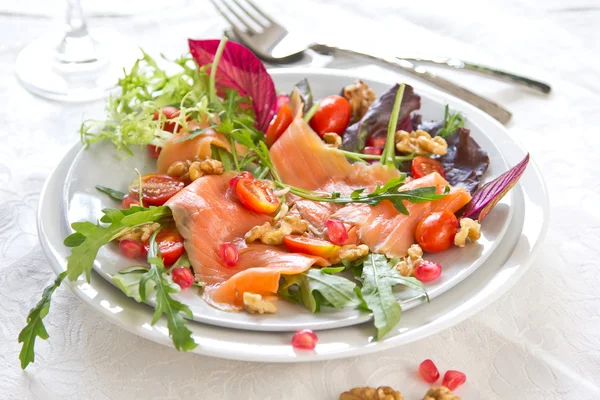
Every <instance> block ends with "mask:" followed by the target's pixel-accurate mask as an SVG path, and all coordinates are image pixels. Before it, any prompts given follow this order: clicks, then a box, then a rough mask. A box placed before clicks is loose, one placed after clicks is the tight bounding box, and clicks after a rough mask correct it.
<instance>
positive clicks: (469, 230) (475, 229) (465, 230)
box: [454, 218, 481, 247]
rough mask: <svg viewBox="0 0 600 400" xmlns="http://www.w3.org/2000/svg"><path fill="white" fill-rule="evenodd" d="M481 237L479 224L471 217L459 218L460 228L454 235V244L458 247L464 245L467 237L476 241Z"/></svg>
mask: <svg viewBox="0 0 600 400" xmlns="http://www.w3.org/2000/svg"><path fill="white" fill-rule="evenodd" d="M480 237H481V225H480V224H479V222H477V221H473V220H472V219H471V218H462V219H461V220H460V229H459V230H458V232H457V233H456V236H454V244H455V245H456V246H458V247H465V244H466V243H467V238H468V239H469V240H470V241H471V242H476V241H477V240H479V238H480Z"/></svg>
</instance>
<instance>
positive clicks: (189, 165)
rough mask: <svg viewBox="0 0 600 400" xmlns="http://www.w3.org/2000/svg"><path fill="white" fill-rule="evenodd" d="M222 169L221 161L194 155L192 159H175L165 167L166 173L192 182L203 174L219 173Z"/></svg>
mask: <svg viewBox="0 0 600 400" xmlns="http://www.w3.org/2000/svg"><path fill="white" fill-rule="evenodd" d="M223 170H224V168H223V163H222V162H221V161H218V160H213V159H212V158H205V159H200V158H199V157H194V159H193V160H186V161H175V162H174V163H173V164H171V165H170V166H169V168H168V169H167V175H170V176H172V177H175V178H179V179H181V180H182V181H187V182H190V181H191V182H193V181H195V180H196V179H198V178H201V177H203V176H204V175H221V174H222V173H223Z"/></svg>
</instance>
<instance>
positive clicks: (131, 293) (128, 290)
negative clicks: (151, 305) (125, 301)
mask: <svg viewBox="0 0 600 400" xmlns="http://www.w3.org/2000/svg"><path fill="white" fill-rule="evenodd" d="M149 269H150V268H148V267H145V266H143V265H137V266H133V267H129V268H125V269H123V270H121V271H119V273H118V274H115V275H112V276H111V278H112V281H113V282H114V283H115V285H117V287H118V288H119V289H121V291H122V292H123V293H125V295H127V296H128V297H131V298H133V299H135V301H137V302H138V303H141V302H142V298H141V297H140V279H141V278H142V276H143V275H144V274H145V273H146V272H148V270H149ZM146 285H147V286H146V291H147V292H148V293H151V292H152V291H153V290H154V286H155V283H154V281H148V282H147V283H146Z"/></svg>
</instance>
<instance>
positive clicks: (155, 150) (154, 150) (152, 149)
mask: <svg viewBox="0 0 600 400" xmlns="http://www.w3.org/2000/svg"><path fill="white" fill-rule="evenodd" d="M160 150H161V149H160V147H156V146H155V145H153V144H149V145H148V154H150V157H152V158H158V156H159V155H160Z"/></svg>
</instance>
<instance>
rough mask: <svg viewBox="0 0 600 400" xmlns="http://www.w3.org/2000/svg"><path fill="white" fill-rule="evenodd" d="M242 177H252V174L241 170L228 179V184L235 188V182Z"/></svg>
mask: <svg viewBox="0 0 600 400" xmlns="http://www.w3.org/2000/svg"><path fill="white" fill-rule="evenodd" d="M242 178H251V179H252V178H253V176H252V174H251V173H250V172H248V171H243V172H240V173H239V174H237V175H236V176H234V177H233V178H231V180H230V181H229V186H231V187H232V188H234V189H235V187H236V186H237V183H238V181H239V180H240V179H242Z"/></svg>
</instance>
